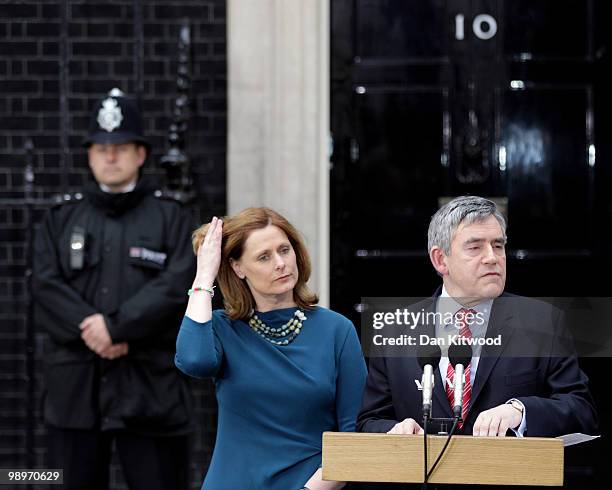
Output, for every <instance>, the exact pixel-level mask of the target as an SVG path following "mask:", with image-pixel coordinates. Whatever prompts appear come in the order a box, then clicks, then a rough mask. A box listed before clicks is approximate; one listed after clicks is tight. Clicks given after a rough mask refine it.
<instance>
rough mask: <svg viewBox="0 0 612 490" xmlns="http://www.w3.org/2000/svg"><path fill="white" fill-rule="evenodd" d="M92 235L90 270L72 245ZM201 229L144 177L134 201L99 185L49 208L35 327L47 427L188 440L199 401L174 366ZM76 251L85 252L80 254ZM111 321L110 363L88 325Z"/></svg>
mask: <svg viewBox="0 0 612 490" xmlns="http://www.w3.org/2000/svg"><path fill="white" fill-rule="evenodd" d="M79 228H81V229H82V230H83V231H84V237H85V247H84V250H83V253H84V256H83V259H84V262H83V265H82V268H78V265H77V266H76V267H77V268H76V269H75V267H74V264H71V260H70V258H71V245H73V242H75V241H77V242H78V240H76V237H78V234H79ZM191 230H192V222H191V219H190V217H189V213H188V211H187V210H186V209H184V208H183V207H182V206H181V204H180V203H178V202H176V201H173V200H168V199H164V198H163V197H156V195H154V193H153V188H152V187H151V186H150V185H149V183H148V181H147V180H146V179H145V178H142V179H140V181H139V183H138V184H137V186H136V188H135V189H134V190H133V191H132V192H129V193H125V194H108V193H104V192H102V191H101V190H100V189H99V188H98V186H97V185H92V186H90V187H89V188H88V189H87V191H86V192H85V196H84V197H83V198H82V199H71V200H70V201H69V202H65V203H63V204H61V205H58V206H55V207H53V208H51V209H50V210H49V212H48V213H47V215H46V217H45V219H44V221H43V222H42V224H41V226H40V229H39V231H38V233H37V235H36V239H35V245H34V275H33V292H34V297H35V304H36V323H37V325H38V327H39V328H41V329H44V330H45V331H46V332H48V334H49V338H50V339H49V348H48V349H46V350H47V352H46V355H45V364H46V365H45V376H46V384H45V386H46V396H45V404H44V405H45V408H44V416H45V420H46V422H47V423H48V424H50V425H53V426H56V427H63V428H80V429H94V428H100V429H103V430H105V429H128V430H133V431H136V432H141V433H174V434H178V433H183V432H185V431H187V430H188V428H189V425H190V415H191V414H190V398H189V392H188V389H187V386H186V382H185V380H184V379H183V378H182V376H181V375H180V374H179V373H178V371H177V370H176V368H175V367H174V362H173V358H174V352H175V341H176V334H177V331H178V328H179V325H180V321H181V317H182V314H183V312H184V310H185V304H186V291H187V289H188V288H189V286H190V283H191V280H192V279H193V275H194V272H195V269H194V266H195V261H194V257H193V252H192V250H191V240H190V234H191ZM72 253H77V254H78V253H79V251H78V248H77V250H76V251H75V250H72ZM94 313H102V314H103V315H104V316H105V320H106V323H107V326H108V329H109V333H110V335H111V337H112V339H113V343H118V342H123V341H126V342H128V344H129V353H128V354H127V355H126V356H124V357H121V358H119V359H116V360H113V361H108V360H104V359H102V358H100V357H99V356H97V355H96V354H95V353H94V352H93V351H91V350H90V349H89V348H88V347H87V346H86V345H85V343H84V342H83V340H82V339H81V331H80V329H79V324H80V323H81V321H82V320H83V319H84V318H85V317H87V316H89V315H92V314H94Z"/></svg>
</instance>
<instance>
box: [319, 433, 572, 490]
mask: <svg viewBox="0 0 612 490" xmlns="http://www.w3.org/2000/svg"><path fill="white" fill-rule="evenodd" d="M446 439H447V438H446V436H427V441H428V446H427V459H428V464H429V467H430V468H431V466H433V463H434V461H435V460H436V458H437V457H438V455H439V454H440V451H441V450H442V447H443V446H444V443H445V442H446ZM323 479H324V480H336V481H358V482H393V483H422V482H423V436H417V435H388V434H362V433H352V432H324V433H323ZM429 481H430V482H431V483H461V484H481V485H540V486H562V485H563V441H562V440H560V439H549V438H541V437H525V438H516V437H471V436H453V438H452V439H451V442H450V444H449V446H448V448H447V449H446V452H445V453H444V456H442V459H441V460H440V462H439V463H438V466H437V467H436V469H435V471H434V472H433V474H432V475H431V477H430V479H429Z"/></svg>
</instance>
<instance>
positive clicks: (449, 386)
mask: <svg viewBox="0 0 612 490" xmlns="http://www.w3.org/2000/svg"><path fill="white" fill-rule="evenodd" d="M467 313H471V314H472V315H475V314H476V312H475V311H474V310H468V309H467V308H461V309H460V310H459V311H457V313H456V314H455V326H456V327H457V328H459V329H460V330H459V336H461V337H466V338H468V339H469V338H472V332H471V331H470V327H469V325H468V322H467V321H466V320H465V315H466V314H467ZM471 366H472V363H471V362H470V363H469V364H468V365H467V366H466V368H465V386H464V387H463V400H462V407H461V418H462V419H463V420H464V421H465V419H466V417H467V412H468V407H469V406H470V396H471V395H472V383H471V381H470V368H471ZM454 380H455V368H454V367H453V366H452V364H451V363H450V362H449V363H448V369H447V370H446V398H448V402H449V403H450V406H451V409H452V408H453V405H454V404H455V391H454V390H453V385H454ZM462 427H463V422H459V428H460V429H461V428H462Z"/></svg>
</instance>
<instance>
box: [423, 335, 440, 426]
mask: <svg viewBox="0 0 612 490" xmlns="http://www.w3.org/2000/svg"><path fill="white" fill-rule="evenodd" d="M441 357H442V351H441V350H440V346H438V345H429V344H425V345H421V346H419V349H418V351H417V360H418V362H419V366H421V369H422V370H423V377H422V378H421V386H422V387H423V419H429V418H431V398H432V394H433V388H434V373H433V372H434V369H435V368H436V367H437V366H438V364H440V358H441Z"/></svg>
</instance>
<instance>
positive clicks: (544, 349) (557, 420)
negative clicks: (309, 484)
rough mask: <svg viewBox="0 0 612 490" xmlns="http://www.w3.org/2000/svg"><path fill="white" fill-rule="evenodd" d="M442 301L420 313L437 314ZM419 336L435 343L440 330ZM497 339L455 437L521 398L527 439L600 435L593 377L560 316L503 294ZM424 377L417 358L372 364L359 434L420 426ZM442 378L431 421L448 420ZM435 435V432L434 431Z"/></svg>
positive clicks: (493, 319)
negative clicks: (408, 422) (410, 423)
mask: <svg viewBox="0 0 612 490" xmlns="http://www.w3.org/2000/svg"><path fill="white" fill-rule="evenodd" d="M437 296H439V292H438V293H437V294H436V296H434V297H433V298H431V299H428V300H426V301H425V302H424V303H422V304H421V307H422V308H423V309H424V310H426V311H427V310H429V311H435V307H436V300H437ZM422 329H424V330H421V332H423V331H426V332H427V333H428V335H430V336H431V337H435V325H429V326H422ZM500 334H501V336H502V345H501V346H491V345H490V346H483V348H482V352H481V357H480V361H479V364H478V369H477V371H476V377H475V379H474V383H473V386H472V395H471V400H470V406H469V411H468V415H467V418H466V420H465V422H464V425H463V429H462V430H459V431H458V432H457V433H458V434H466V435H470V434H472V429H473V426H474V422H475V421H476V418H477V417H478V414H480V413H481V412H482V411H484V410H487V409H490V408H493V407H495V406H497V405H500V404H503V403H506V402H507V401H508V400H509V399H511V398H517V399H518V400H520V401H521V402H522V403H523V404H524V405H525V409H526V417H527V418H526V422H527V427H526V432H525V435H526V436H540V437H555V436H559V435H562V434H567V433H572V432H583V433H587V434H596V433H597V430H598V428H597V414H596V410H595V407H594V403H593V399H592V397H591V394H590V392H589V389H588V378H587V377H586V375H585V374H584V373H583V372H582V371H581V369H580V367H579V366H578V359H577V357H576V354H575V350H574V349H573V345H572V342H571V336H570V335H569V333H568V331H567V329H566V327H565V326H564V320H563V313H562V312H561V311H560V310H559V309H557V308H555V307H554V306H552V305H549V304H548V303H545V302H542V301H538V300H534V299H529V298H523V297H519V296H514V295H510V294H506V293H505V294H503V295H502V296H500V297H499V298H497V299H495V301H494V302H493V307H492V310H491V316H490V318H489V324H488V327H487V333H486V337H491V338H496V337H497V336H498V335H500ZM421 375H422V370H421V368H420V367H419V364H418V362H417V360H416V358H415V357H414V356H406V355H404V356H397V355H396V356H394V357H389V356H387V357H385V356H380V357H371V358H370V363H369V373H368V378H367V382H366V387H365V391H364V395H363V403H362V408H361V412H360V413H359V416H358V419H357V430H358V431H361V432H383V433H384V432H387V431H388V430H390V429H391V428H392V427H393V426H394V425H395V424H396V423H398V422H400V421H402V420H404V419H406V418H413V419H415V420H416V421H417V422H419V423H420V424H421V425H422V423H421V421H422V417H423V412H422V395H421V392H420V391H418V388H417V385H416V383H415V381H414V380H419V381H420V380H421ZM441 379H442V378H441V377H440V372H439V368H436V370H435V386H434V395H433V400H432V407H433V408H432V410H433V416H434V417H448V418H451V417H452V411H451V408H450V405H449V402H448V400H447V398H446V394H445V391H444V386H443V383H442V382H441ZM431 429H432V432H433V433H435V431H436V427H435V426H434V427H432V428H431ZM449 429H450V427H449ZM509 433H510V432H509Z"/></svg>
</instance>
